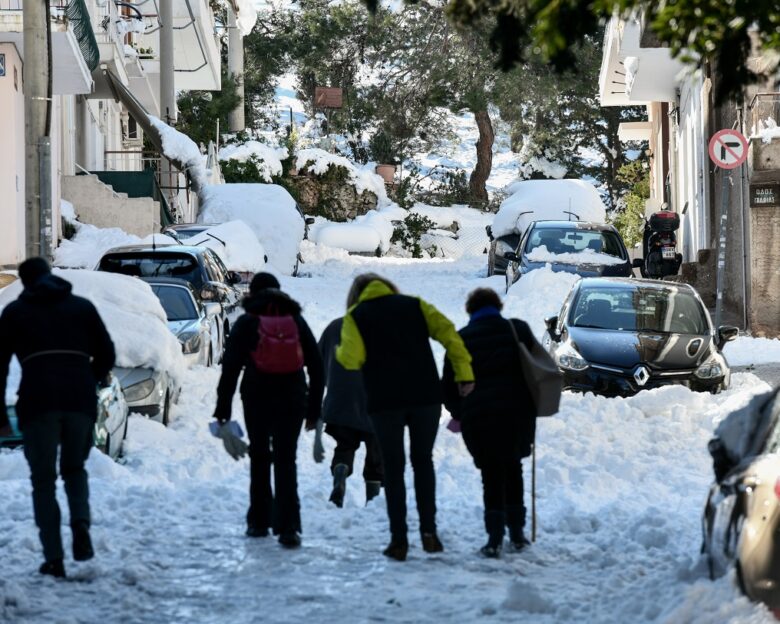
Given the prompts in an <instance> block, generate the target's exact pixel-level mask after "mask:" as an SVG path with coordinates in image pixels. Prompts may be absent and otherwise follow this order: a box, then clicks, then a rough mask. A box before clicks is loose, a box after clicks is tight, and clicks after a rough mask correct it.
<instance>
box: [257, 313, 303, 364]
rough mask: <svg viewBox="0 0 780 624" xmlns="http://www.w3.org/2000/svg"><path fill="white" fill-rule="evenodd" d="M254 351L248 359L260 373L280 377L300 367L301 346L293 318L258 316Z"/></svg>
mask: <svg viewBox="0 0 780 624" xmlns="http://www.w3.org/2000/svg"><path fill="white" fill-rule="evenodd" d="M257 338H258V340H257V348H256V349H255V350H254V351H252V353H251V357H252V361H253V362H254V364H255V368H256V369H257V370H258V372H261V373H271V374H276V375H283V374H289V373H295V372H297V371H299V370H301V369H302V368H303V347H301V339H300V335H299V333H298V324H297V323H296V322H295V319H294V318H293V317H292V316H290V315H289V314H288V315H285V316H259V317H258V321H257Z"/></svg>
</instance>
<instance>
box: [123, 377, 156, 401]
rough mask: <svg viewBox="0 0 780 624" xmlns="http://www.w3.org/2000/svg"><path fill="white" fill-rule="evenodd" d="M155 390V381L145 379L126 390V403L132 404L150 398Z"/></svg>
mask: <svg viewBox="0 0 780 624" xmlns="http://www.w3.org/2000/svg"><path fill="white" fill-rule="evenodd" d="M153 390H154V379H144V380H143V381H139V382H138V383H137V384H133V385H132V386H128V387H127V388H125V389H124V393H125V401H127V402H128V403H132V402H134V401H140V400H141V399H145V398H146V397H148V396H149V395H150V394H151V393H152V391H153Z"/></svg>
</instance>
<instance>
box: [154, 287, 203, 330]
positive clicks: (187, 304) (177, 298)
mask: <svg viewBox="0 0 780 624" xmlns="http://www.w3.org/2000/svg"><path fill="white" fill-rule="evenodd" d="M151 286H152V292H154V294H155V295H157V298H158V299H159V300H160V303H161V304H162V307H163V310H165V315H166V316H167V317H168V320H169V321H189V320H192V319H196V318H198V311H197V310H196V309H195V304H194V302H193V301H192V295H190V293H189V292H188V291H187V289H186V288H184V287H183V286H167V285H163V284H152V285H151Z"/></svg>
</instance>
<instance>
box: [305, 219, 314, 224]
mask: <svg viewBox="0 0 780 624" xmlns="http://www.w3.org/2000/svg"><path fill="white" fill-rule="evenodd" d="M305 221H306V225H314V221H315V219H314V217H306V219H305Z"/></svg>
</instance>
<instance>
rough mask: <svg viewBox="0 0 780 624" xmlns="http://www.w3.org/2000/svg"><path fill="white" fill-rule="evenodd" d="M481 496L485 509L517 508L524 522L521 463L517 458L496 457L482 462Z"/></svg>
mask: <svg viewBox="0 0 780 624" xmlns="http://www.w3.org/2000/svg"><path fill="white" fill-rule="evenodd" d="M481 470H482V490H483V493H482V494H483V495H482V498H483V500H484V503H485V511H507V510H510V509H512V510H517V512H518V513H519V514H520V518H521V521H520V525H521V526H522V525H523V524H524V523H525V505H524V504H523V465H522V464H521V463H520V460H519V459H508V458H496V459H495V460H489V459H486V460H485V461H483V462H482V468H481Z"/></svg>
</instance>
